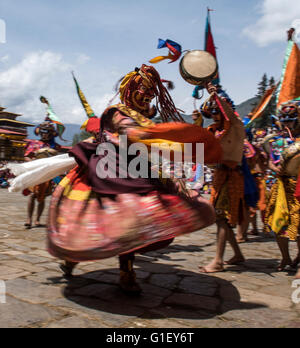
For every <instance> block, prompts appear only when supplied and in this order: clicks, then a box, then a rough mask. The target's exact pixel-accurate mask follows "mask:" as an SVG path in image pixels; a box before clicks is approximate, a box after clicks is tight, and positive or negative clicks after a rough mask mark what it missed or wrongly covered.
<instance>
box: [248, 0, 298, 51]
mask: <svg viewBox="0 0 300 348" xmlns="http://www.w3.org/2000/svg"><path fill="white" fill-rule="evenodd" d="M259 12H260V13H261V18H259V19H258V21H257V22H256V23H254V24H252V25H250V26H248V27H247V28H245V29H244V30H243V34H244V35H246V36H248V37H249V38H250V39H252V40H253V41H254V42H255V43H256V44H257V45H258V46H261V47H264V46H267V45H269V44H271V43H274V42H282V41H284V40H286V39H287V34H286V32H287V30H288V29H289V28H291V27H292V24H293V23H294V21H295V20H298V19H300V1H299V0H263V3H262V5H261V6H260V8H259Z"/></svg>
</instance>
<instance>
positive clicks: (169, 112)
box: [119, 64, 184, 122]
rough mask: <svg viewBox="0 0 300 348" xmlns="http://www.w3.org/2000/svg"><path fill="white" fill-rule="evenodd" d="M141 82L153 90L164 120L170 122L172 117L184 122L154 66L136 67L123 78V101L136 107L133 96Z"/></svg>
mask: <svg viewBox="0 0 300 348" xmlns="http://www.w3.org/2000/svg"><path fill="white" fill-rule="evenodd" d="M167 82H169V81H167ZM141 83H143V84H144V85H145V87H147V88H149V89H152V90H153V92H154V94H155V97H156V106H157V109H158V111H159V112H160V115H161V117H162V119H163V121H164V122H168V121H169V120H170V119H171V120H173V121H177V122H184V120H183V118H182V117H181V116H180V114H179V113H178V111H177V109H176V107H175V105H174V102H173V100H172V98H171V96H170V94H169V92H168V90H167V89H166V88H165V86H164V85H163V81H162V80H161V78H160V76H159V73H158V72H157V70H156V69H155V68H154V67H153V66H148V65H145V64H144V65H142V67H141V68H140V69H139V68H136V69H135V71H132V72H130V73H129V74H127V75H126V76H125V77H124V78H123V80H122V82H121V84H120V88H119V92H120V99H121V101H122V103H124V104H125V105H126V106H128V107H131V108H134V105H133V101H132V100H133V98H132V97H133V94H134V93H135V92H136V91H137V89H138V87H139V85H140V84H141Z"/></svg>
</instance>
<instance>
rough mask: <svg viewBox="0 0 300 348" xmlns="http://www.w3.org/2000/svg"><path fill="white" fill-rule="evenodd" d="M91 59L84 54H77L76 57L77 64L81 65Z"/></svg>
mask: <svg viewBox="0 0 300 348" xmlns="http://www.w3.org/2000/svg"><path fill="white" fill-rule="evenodd" d="M90 60H91V57H89V56H87V55H86V54H79V55H78V57H77V64H79V65H82V64H85V63H87V62H89V61H90Z"/></svg>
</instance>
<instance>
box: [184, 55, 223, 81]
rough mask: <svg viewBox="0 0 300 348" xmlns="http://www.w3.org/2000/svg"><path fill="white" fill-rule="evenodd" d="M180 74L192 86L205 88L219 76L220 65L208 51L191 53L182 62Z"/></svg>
mask: <svg viewBox="0 0 300 348" xmlns="http://www.w3.org/2000/svg"><path fill="white" fill-rule="evenodd" d="M180 74H181V76H182V77H183V79H184V80H185V81H187V82H188V83H190V84H191V85H194V86H205V85H206V84H207V83H209V82H211V81H212V80H213V79H214V78H215V77H216V76H217V74H218V63H217V60H216V59H215V57H214V56H213V55H212V54H210V53H208V52H206V51H200V50H194V51H189V52H187V53H186V54H185V55H184V57H183V58H182V59H181V61H180Z"/></svg>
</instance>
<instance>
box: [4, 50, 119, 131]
mask: <svg viewBox="0 0 300 348" xmlns="http://www.w3.org/2000/svg"><path fill="white" fill-rule="evenodd" d="M80 57H81V58H80ZM79 58H80V59H79V60H78V57H77V59H76V61H75V63H74V64H71V63H68V62H66V61H65V60H64V58H63V56H62V55H61V54H57V53H53V52H42V51H40V52H32V53H30V54H28V55H27V56H25V57H24V58H23V60H22V61H21V62H19V63H17V64H15V65H13V66H11V67H9V68H8V69H6V70H4V71H2V72H1V71H0V86H1V101H0V102H1V106H3V107H6V108H7V109H8V111H11V112H15V113H19V114H22V115H23V116H24V119H27V120H30V121H31V122H33V123H35V124H36V123H37V122H40V121H42V120H43V119H44V118H45V116H46V111H45V105H43V104H41V102H40V100H39V97H40V96H41V95H44V96H45V97H46V98H48V99H49V101H50V103H51V104H52V106H53V109H54V111H55V112H56V114H57V115H58V116H59V117H60V119H61V120H62V121H63V122H64V123H74V124H82V123H83V122H84V120H85V119H86V115H85V112H84V110H83V108H82V106H81V104H80V101H79V99H78V96H77V94H76V91H75V87H74V83H73V80H72V77H71V73H70V72H71V70H74V69H76V67H77V65H81V64H82V62H83V61H88V58H89V57H87V56H85V55H79ZM99 74H101V72H100V73H99ZM111 74H112V73H111V72H108V73H107V74H106V75H105V74H104V73H102V74H101V75H102V76H103V81H105V82H106V81H110V80H111V81H114V78H112V77H111ZM106 85H107V86H110V84H109V82H107V83H106ZM89 87H90V88H88V86H86V85H85V88H86V90H84V92H87V99H88V101H89V102H90V104H91V106H92V108H93V109H94V111H95V113H96V114H97V115H101V113H102V112H103V111H104V109H105V108H106V106H107V103H108V101H109V100H110V99H111V98H112V95H113V94H109V93H107V91H102V92H103V93H101V91H99V90H95V88H92V87H91V86H89ZM91 91H92V93H90V92H91ZM99 93H101V94H100V96H99Z"/></svg>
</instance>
